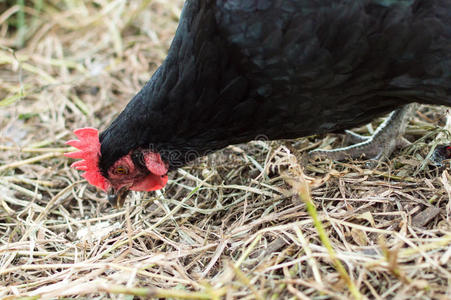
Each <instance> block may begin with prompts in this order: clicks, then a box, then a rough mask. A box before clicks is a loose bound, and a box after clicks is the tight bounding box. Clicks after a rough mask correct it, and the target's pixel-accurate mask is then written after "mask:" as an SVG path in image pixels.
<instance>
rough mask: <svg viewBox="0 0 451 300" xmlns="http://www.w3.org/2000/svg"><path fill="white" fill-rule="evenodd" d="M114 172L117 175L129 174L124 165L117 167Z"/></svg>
mask: <svg viewBox="0 0 451 300" xmlns="http://www.w3.org/2000/svg"><path fill="white" fill-rule="evenodd" d="M114 174H116V175H127V174H128V170H127V169H126V168H125V167H123V166H119V167H117V168H116V169H114Z"/></svg>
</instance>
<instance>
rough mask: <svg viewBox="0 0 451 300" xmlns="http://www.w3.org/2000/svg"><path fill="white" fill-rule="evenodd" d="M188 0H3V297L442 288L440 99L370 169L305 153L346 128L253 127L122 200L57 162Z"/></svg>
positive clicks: (444, 187)
mask: <svg viewBox="0 0 451 300" xmlns="http://www.w3.org/2000/svg"><path fill="white" fill-rule="evenodd" d="M181 5H182V1H181V0H177V1H175V0H174V1H163V0H160V1H157V0H155V1H122V0H120V1H119V0H117V1H104V0H98V1H95V2H88V1H42V0H36V1H17V2H16V1H6V2H5V1H3V2H0V45H1V47H0V298H3V299H16V298H17V299H19V298H22V299H40V298H45V299H48V298H58V297H80V298H82V297H87V298H105V297H106V298H114V299H129V297H130V296H128V295H132V296H137V297H155V298H180V299H223V298H226V299H235V298H242V299H281V298H299V299H349V298H350V297H351V298H352V297H354V298H361V299H362V298H368V299H408V298H410V299H449V298H450V297H451V288H450V283H451V276H450V274H451V260H450V259H451V250H450V249H451V247H450V246H451V222H450V214H451V202H450V195H451V177H450V175H449V173H448V171H447V169H446V168H436V167H433V166H430V165H429V164H428V163H427V156H428V154H429V153H431V152H430V151H431V145H433V143H434V138H435V137H436V136H437V134H438V133H439V132H440V131H441V130H440V129H438V128H439V127H438V126H439V125H444V123H445V109H443V108H437V107H420V108H419V109H418V110H417V112H416V114H415V117H414V118H413V119H412V120H411V122H410V124H409V126H408V130H407V131H408V132H407V138H409V139H410V140H418V142H416V143H415V144H413V145H412V146H411V147H409V148H407V149H405V150H404V151H401V152H396V153H394V154H393V156H392V157H391V159H390V160H388V161H386V162H381V163H379V164H378V165H377V166H376V167H369V166H367V164H366V162H365V161H354V162H348V163H333V162H330V161H317V162H308V161H307V160H305V159H304V158H303V153H305V151H307V150H308V149H311V148H314V147H318V146H321V147H323V148H324V147H336V146H339V145H341V144H342V136H341V135H328V136H325V137H310V138H308V139H307V138H304V139H299V140H296V141H289V142H262V141H258V142H251V143H249V144H246V145H238V146H233V147H229V148H227V149H224V150H223V151H219V152H218V153H216V154H213V155H211V156H210V157H208V158H204V159H201V160H200V161H198V162H197V163H196V164H193V165H191V166H188V167H185V168H183V169H180V170H179V171H178V172H174V173H173V174H171V176H172V177H171V181H170V183H169V184H168V186H167V187H166V188H165V190H164V191H161V192H156V193H134V194H133V195H132V197H130V198H129V199H128V202H127V205H126V207H125V208H124V209H123V210H115V209H113V208H111V207H109V206H108V205H107V202H106V199H105V195H104V194H103V193H101V192H99V191H97V190H96V189H94V188H93V187H91V186H87V184H86V182H84V181H82V180H80V176H79V174H78V173H77V172H76V171H74V170H73V169H70V168H69V167H68V166H69V164H70V161H69V160H68V159H67V158H64V157H63V156H62V155H61V154H62V153H63V152H65V151H67V149H66V147H65V146H64V141H65V140H67V139H69V138H72V137H73V136H72V133H71V130H73V129H75V128H79V127H83V126H94V127H98V128H105V126H106V125H107V124H108V123H109V122H110V121H111V120H112V119H113V118H114V116H115V115H116V114H117V113H118V112H119V111H120V110H121V108H122V107H123V106H124V105H125V103H126V102H127V101H128V99H130V98H131V96H132V95H133V94H134V93H135V92H136V91H138V90H139V88H140V87H141V86H142V85H143V83H144V82H145V81H146V80H147V79H148V78H149V77H150V75H151V73H152V72H153V71H154V70H155V69H156V67H157V66H158V65H159V64H160V63H161V61H162V60H163V59H164V57H165V55H166V52H167V49H168V46H169V44H170V41H171V38H172V36H173V33H174V31H175V28H176V25H177V22H178V15H179V13H180V9H181ZM378 122H380V120H377V121H375V123H374V124H373V126H376V125H377V123H378ZM372 128H373V127H372V126H366V127H362V128H360V129H358V130H357V131H358V132H359V133H363V134H367V133H371V131H372ZM445 138H446V135H445Z"/></svg>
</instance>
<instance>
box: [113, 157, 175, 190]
mask: <svg viewBox="0 0 451 300" xmlns="http://www.w3.org/2000/svg"><path fill="white" fill-rule="evenodd" d="M143 155H144V160H145V161H146V167H147V168H148V169H149V171H148V172H146V171H144V170H142V169H141V168H137V167H136V166H135V164H134V163H133V160H132V159H131V156H130V154H127V155H125V156H123V157H121V158H120V159H118V160H117V161H116V163H114V165H113V166H112V167H111V168H110V169H109V170H108V181H109V183H110V185H111V187H112V188H113V189H114V190H115V191H119V190H121V189H123V188H126V189H128V190H132V191H155V190H159V189H161V188H163V187H164V186H165V185H166V183H167V181H168V176H167V175H166V173H167V167H166V166H165V164H164V163H163V162H162V161H161V158H160V159H159V162H158V163H160V162H161V164H158V165H156V166H153V165H152V164H151V163H147V161H152V162H153V159H154V156H156V155H158V154H156V153H152V152H148V153H143ZM158 157H159V155H158ZM151 170H152V171H154V172H152V171H151ZM155 171H156V172H155ZM149 172H150V173H149Z"/></svg>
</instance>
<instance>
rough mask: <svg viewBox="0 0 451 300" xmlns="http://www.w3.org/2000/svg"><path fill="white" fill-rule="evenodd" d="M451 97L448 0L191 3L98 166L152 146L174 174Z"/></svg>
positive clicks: (112, 130) (105, 138) (106, 135)
mask: <svg viewBox="0 0 451 300" xmlns="http://www.w3.org/2000/svg"><path fill="white" fill-rule="evenodd" d="M450 95H451V1H449V0H416V1H414V0H410V1H409V0H398V1H396V0H362V1H355V0H215V1H213V0H188V1H186V3H185V7H184V9H183V13H182V15H181V18H180V24H179V27H178V29H177V32H176V34H175V37H174V40H173V42H172V45H171V47H170V49H169V52H168V56H167V58H166V60H165V61H164V63H163V64H162V65H161V66H160V68H159V69H158V70H157V71H156V72H155V74H154V75H153V76H152V78H151V79H150V80H149V82H147V84H146V85H145V86H144V87H143V89H142V90H141V91H140V92H139V93H138V94H137V95H136V96H135V97H134V98H133V99H132V100H131V101H130V103H129V104H128V105H127V107H126V108H125V109H124V111H123V112H122V113H121V114H120V115H119V116H118V117H117V119H116V120H114V121H113V123H112V124H111V125H110V127H108V128H107V129H106V130H105V131H104V132H103V133H102V134H101V136H100V140H101V158H100V165H99V167H100V169H101V170H102V171H103V172H104V173H105V174H106V171H107V170H108V168H109V167H110V166H111V165H112V164H113V163H114V162H115V161H116V160H117V159H118V158H120V157H121V156H123V155H125V154H127V153H129V152H130V151H131V150H134V149H137V148H151V149H153V150H154V151H159V152H160V153H161V155H162V157H163V159H165V160H166V161H167V162H169V164H170V166H171V168H172V169H173V168H176V167H179V166H181V165H183V164H184V163H186V162H187V161H188V160H190V159H192V158H193V156H192V155H191V154H192V153H193V151H195V152H196V153H198V154H203V153H206V152H208V151H210V150H216V149H219V148H222V147H224V146H227V145H229V144H234V143H240V142H245V141H249V140H251V139H253V138H256V137H257V136H261V135H266V136H267V137H268V138H270V139H280V138H295V137H300V136H307V135H311V134H315V133H321V132H329V131H337V130H342V129H346V128H350V127H354V126H357V125H360V124H362V123H365V122H369V121H370V120H371V119H373V118H374V117H376V116H378V115H380V114H383V113H386V112H388V111H390V110H392V109H394V108H396V107H399V106H401V105H404V104H406V103H409V102H422V103H432V104H444V105H451V96H450ZM187 153H190V155H189V157H188V156H187V155H186V154H187Z"/></svg>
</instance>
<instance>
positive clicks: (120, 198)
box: [108, 187, 129, 208]
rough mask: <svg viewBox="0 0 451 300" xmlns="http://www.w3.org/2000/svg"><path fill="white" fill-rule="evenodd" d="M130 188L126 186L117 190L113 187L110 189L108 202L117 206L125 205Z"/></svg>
mask: <svg viewBox="0 0 451 300" xmlns="http://www.w3.org/2000/svg"><path fill="white" fill-rule="evenodd" d="M128 192H129V190H128V189H127V188H126V187H123V188H120V189H119V190H118V191H117V192H115V191H114V190H113V189H110V190H109V191H108V202H109V203H110V204H111V205H112V206H113V207H115V208H121V207H122V206H124V202H125V199H126V198H127V195H128Z"/></svg>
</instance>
